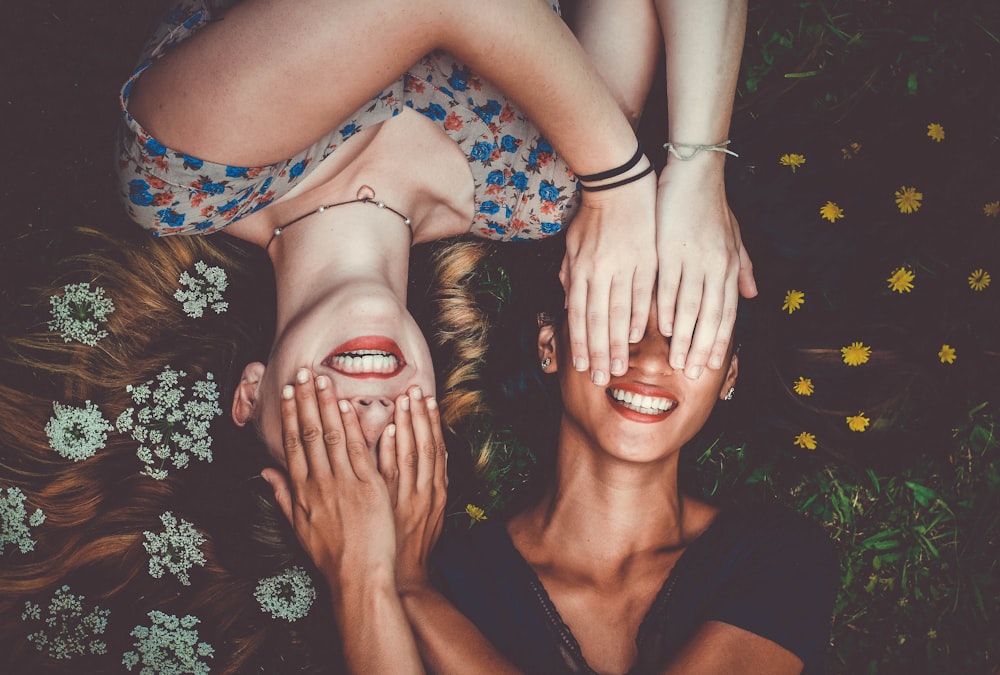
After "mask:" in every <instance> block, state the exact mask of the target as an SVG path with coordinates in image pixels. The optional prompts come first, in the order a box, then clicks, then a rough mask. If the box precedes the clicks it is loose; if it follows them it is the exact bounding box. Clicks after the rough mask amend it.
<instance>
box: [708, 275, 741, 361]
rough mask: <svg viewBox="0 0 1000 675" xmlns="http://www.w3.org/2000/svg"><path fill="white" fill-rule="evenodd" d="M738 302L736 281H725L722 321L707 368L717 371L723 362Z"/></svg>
mask: <svg viewBox="0 0 1000 675" xmlns="http://www.w3.org/2000/svg"><path fill="white" fill-rule="evenodd" d="M737 274H738V273H737ZM739 301H740V296H739V292H738V291H737V280H736V279H732V280H729V281H727V282H726V288H725V300H724V301H723V305H722V321H721V322H720V323H719V331H718V333H716V335H715V344H714V345H713V346H712V354H711V356H709V357H708V367H709V368H714V369H716V370H718V369H719V368H721V367H722V364H723V363H724V361H725V358H726V352H728V351H729V343H730V341H731V340H732V337H733V326H735V325H736V310H737V308H738V307H739Z"/></svg>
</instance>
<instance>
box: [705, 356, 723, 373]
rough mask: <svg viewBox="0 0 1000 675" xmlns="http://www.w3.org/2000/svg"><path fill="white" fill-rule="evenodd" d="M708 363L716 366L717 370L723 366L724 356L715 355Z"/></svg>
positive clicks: (712, 366)
mask: <svg viewBox="0 0 1000 675" xmlns="http://www.w3.org/2000/svg"><path fill="white" fill-rule="evenodd" d="M708 365H709V367H710V368H715V369H716V370H718V369H719V368H721V367H722V357H721V356H718V355H716V356H713V357H712V358H711V360H709V362H708Z"/></svg>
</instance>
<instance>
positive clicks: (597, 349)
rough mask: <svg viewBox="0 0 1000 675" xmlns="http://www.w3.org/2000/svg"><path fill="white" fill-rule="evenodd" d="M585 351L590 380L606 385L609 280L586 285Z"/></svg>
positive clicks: (609, 360)
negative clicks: (587, 357) (588, 360)
mask: <svg viewBox="0 0 1000 675" xmlns="http://www.w3.org/2000/svg"><path fill="white" fill-rule="evenodd" d="M587 290H588V292H587V350H588V356H589V359H590V379H591V381H592V382H593V383H594V384H596V385H600V386H604V385H606V384H607V383H608V379H609V378H608V372H610V370H611V359H610V358H609V356H608V342H609V340H608V313H609V311H610V305H611V280H610V279H609V280H606V281H602V280H596V279H591V281H590V283H589V284H588V285H587Z"/></svg>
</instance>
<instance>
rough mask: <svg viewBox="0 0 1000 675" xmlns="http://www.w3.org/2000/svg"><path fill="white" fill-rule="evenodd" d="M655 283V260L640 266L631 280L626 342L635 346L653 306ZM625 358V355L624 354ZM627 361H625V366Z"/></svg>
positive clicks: (643, 332) (644, 329)
mask: <svg viewBox="0 0 1000 675" xmlns="http://www.w3.org/2000/svg"><path fill="white" fill-rule="evenodd" d="M655 283H656V260H655V259H654V260H653V264H651V265H642V266H640V267H639V269H637V270H636V271H635V276H634V277H633V278H632V321H631V324H630V326H629V331H628V341H629V342H630V343H631V344H635V343H637V342H639V341H640V340H642V336H643V335H645V334H646V324H647V323H648V322H649V310H650V309H651V308H652V304H653V286H654V284H655ZM626 358H627V354H626ZM627 363H628V361H626V364H627Z"/></svg>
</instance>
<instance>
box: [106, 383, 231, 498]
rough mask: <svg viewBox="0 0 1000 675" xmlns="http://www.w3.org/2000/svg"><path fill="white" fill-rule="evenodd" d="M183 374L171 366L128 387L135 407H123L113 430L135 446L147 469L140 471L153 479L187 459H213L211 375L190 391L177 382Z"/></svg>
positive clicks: (215, 404) (217, 411) (215, 401)
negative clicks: (131, 441)
mask: <svg viewBox="0 0 1000 675" xmlns="http://www.w3.org/2000/svg"><path fill="white" fill-rule="evenodd" d="M184 377H187V374H186V373H185V372H184V371H183V370H173V369H172V368H171V367H170V366H167V367H166V368H164V369H163V372H162V373H160V374H159V375H157V376H156V378H155V379H153V380H149V381H148V382H146V383H145V384H140V385H138V386H134V387H133V386H132V385H129V386H128V387H126V390H127V391H129V392H130V393H131V394H132V401H133V402H134V403H135V404H136V406H137V407H136V408H126V409H125V410H124V411H123V412H122V414H121V415H119V416H118V419H117V420H115V426H116V427H117V428H118V431H120V432H122V433H125V432H128V433H130V434H131V436H132V438H133V439H134V440H136V441H138V442H139V448H138V450H136V456H138V457H139V459H140V460H142V463H143V464H145V465H146V467H145V469H143V471H142V473H144V474H145V475H147V476H150V477H151V478H155V479H157V480H163V479H164V478H166V477H167V475H168V472H167V466H168V465H173V467H174V468H175V469H183V468H184V467H186V466H187V465H188V464H190V462H191V458H192V457H193V458H195V459H198V460H202V461H206V462H211V461H212V437H211V436H209V435H208V429H209V426H210V425H211V423H212V419H213V418H215V417H216V416H217V415H221V414H222V409H221V408H220V407H219V391H218V389H217V387H216V385H215V379H214V377H213V375H212V373H207V374H206V375H205V378H206V379H205V380H202V381H199V382H196V383H195V384H194V386H192V387H191V394H190V395H187V396H186V392H187V389H186V387H184V385H182V384H181V383H180V381H181V379H182V378H184Z"/></svg>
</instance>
